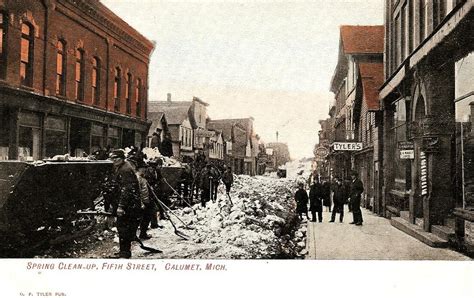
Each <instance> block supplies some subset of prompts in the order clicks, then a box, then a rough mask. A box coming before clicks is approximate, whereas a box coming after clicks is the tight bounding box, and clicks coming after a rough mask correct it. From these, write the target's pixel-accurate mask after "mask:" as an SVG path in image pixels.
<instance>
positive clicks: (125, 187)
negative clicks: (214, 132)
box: [103, 150, 233, 258]
mask: <svg viewBox="0 0 474 298" xmlns="http://www.w3.org/2000/svg"><path fill="white" fill-rule="evenodd" d="M145 158H146V157H145V156H144V155H143V154H142V153H141V152H140V151H132V152H131V153H129V155H128V156H125V152H124V151H123V150H114V151H112V152H111V153H110V155H109V159H110V160H111V161H112V163H113V173H112V176H111V177H110V179H109V181H108V183H106V187H104V189H105V191H104V192H103V194H104V201H105V202H104V203H105V204H104V205H105V209H106V211H109V212H111V213H112V214H113V215H115V216H116V217H117V221H116V225H117V230H118V234H119V246H120V251H119V253H118V257H119V258H130V257H131V243H132V242H133V241H134V240H137V231H138V228H140V234H139V236H138V237H139V238H140V239H144V240H146V239H150V238H151V236H149V235H148V234H147V230H148V228H149V227H150V224H151V228H159V227H160V225H159V224H158V218H157V214H160V218H165V212H164V209H163V208H166V202H163V201H165V198H164V196H162V194H163V191H162V181H163V180H164V179H163V176H162V173H161V166H162V163H163V161H162V160H161V159H157V160H151V161H149V162H148V163H146V162H145V161H144V159H145ZM221 179H222V181H223V182H224V184H225V186H226V191H227V195H228V196H229V193H230V189H231V186H232V183H233V174H232V170H231V168H230V167H228V168H226V170H225V171H224V172H223V173H221V172H220V171H219V170H218V169H217V167H215V166H212V165H211V164H210V163H208V164H207V165H206V166H205V167H204V168H203V169H202V170H200V180H199V181H198V182H199V183H198V184H199V188H200V190H201V204H202V206H203V207H205V206H206V202H208V201H210V200H211V199H212V200H213V201H216V200H217V188H218V185H219V181H220V180H221ZM199 188H198V190H197V191H198V192H199Z"/></svg>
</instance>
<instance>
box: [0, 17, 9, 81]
mask: <svg viewBox="0 0 474 298" xmlns="http://www.w3.org/2000/svg"><path fill="white" fill-rule="evenodd" d="M6 15H7V14H6V13H5V12H3V11H0V79H4V78H5V74H6V66H7V63H6V55H5V51H6V48H7V46H6V40H7V39H6V36H7V24H8V22H7V17H6Z"/></svg>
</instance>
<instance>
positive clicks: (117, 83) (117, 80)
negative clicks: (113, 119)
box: [113, 66, 122, 112]
mask: <svg viewBox="0 0 474 298" xmlns="http://www.w3.org/2000/svg"><path fill="white" fill-rule="evenodd" d="M121 88H122V69H121V68H120V67H118V66H117V67H115V75H114V89H113V92H114V93H113V95H114V111H115V112H120V97H121V95H122V94H121V90H120V89H121Z"/></svg>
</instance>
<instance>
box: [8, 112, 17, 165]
mask: <svg viewBox="0 0 474 298" xmlns="http://www.w3.org/2000/svg"><path fill="white" fill-rule="evenodd" d="M18 115H19V111H18V109H14V108H11V109H10V115H9V120H8V121H9V129H10V135H9V141H10V142H9V145H8V159H18V143H19V140H18V138H19V136H18Z"/></svg>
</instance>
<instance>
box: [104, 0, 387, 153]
mask: <svg viewBox="0 0 474 298" xmlns="http://www.w3.org/2000/svg"><path fill="white" fill-rule="evenodd" d="M101 1H102V3H104V4H105V5H107V7H109V8H110V9H111V10H113V11H114V12H115V13H116V14H117V15H119V16H120V17H121V18H123V19H124V20H125V21H126V22H128V23H129V24H130V25H131V26H133V27H134V28H135V29H137V30H138V31H139V32H140V33H142V34H143V35H144V36H145V37H147V38H149V39H150V40H153V41H155V42H156V49H155V51H154V53H153V55H152V57H151V64H150V81H149V84H150V89H149V99H150V100H166V94H167V93H171V94H172V99H173V100H187V101H189V100H191V99H192V97H193V96H197V97H199V98H201V99H202V100H204V101H206V102H207V103H209V104H210V106H209V108H208V114H209V117H211V119H223V118H242V117H249V116H252V117H254V118H255V129H256V132H257V133H258V134H259V135H260V136H262V138H263V140H264V141H265V142H274V141H275V139H276V131H278V132H279V141H280V142H285V143H288V145H289V148H290V154H291V156H292V158H300V157H311V156H313V153H312V150H313V147H314V144H315V143H316V142H317V140H318V138H317V132H318V130H319V129H320V127H319V124H318V121H319V120H322V119H325V118H327V114H328V110H329V105H330V102H331V101H332V100H333V94H332V93H330V92H329V83H330V80H331V77H332V74H333V72H334V68H335V66H336V63H337V54H338V46H339V26H340V25H381V24H383V0H319V1H318V0H314V1H269V0H265V1H264V0H261V1H230V0H221V1H205V2H204V1H179V2H169V1H161V0H140V1H131V0H101Z"/></svg>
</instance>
